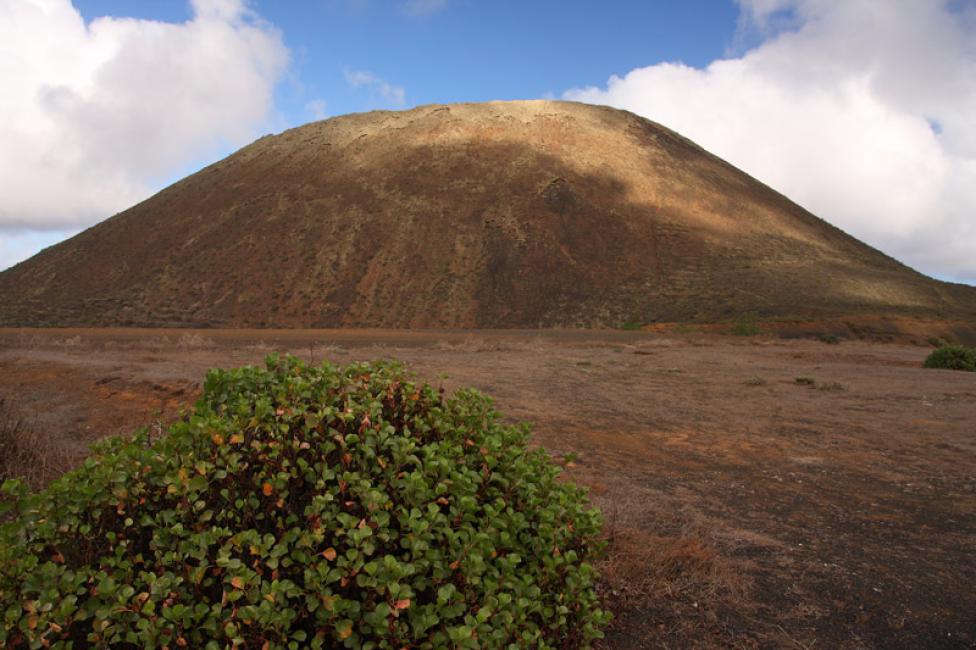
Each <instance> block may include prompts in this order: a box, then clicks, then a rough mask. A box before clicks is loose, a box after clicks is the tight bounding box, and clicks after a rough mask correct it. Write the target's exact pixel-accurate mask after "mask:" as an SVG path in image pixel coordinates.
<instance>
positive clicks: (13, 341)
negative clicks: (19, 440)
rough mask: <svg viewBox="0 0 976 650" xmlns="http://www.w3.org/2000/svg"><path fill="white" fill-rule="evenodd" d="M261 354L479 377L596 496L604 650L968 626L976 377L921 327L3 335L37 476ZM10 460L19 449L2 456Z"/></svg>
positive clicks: (773, 642)
mask: <svg viewBox="0 0 976 650" xmlns="http://www.w3.org/2000/svg"><path fill="white" fill-rule="evenodd" d="M272 351H288V352H291V353H293V354H295V355H298V356H301V357H303V358H305V359H311V360H312V361H314V362H316V363H317V362H321V361H323V360H327V361H330V362H335V363H347V362H350V361H354V360H370V359H378V358H386V359H389V358H395V359H399V360H402V361H403V362H405V363H406V364H407V365H408V367H409V368H411V369H412V370H414V371H415V372H416V373H417V374H418V375H419V376H420V377H421V378H424V379H426V380H428V381H429V382H431V383H433V384H435V385H436V384H441V385H443V386H444V387H445V389H447V390H448V391H451V390H453V389H455V388H458V387H462V386H474V387H476V388H479V389H481V390H482V391H484V392H485V393H487V394H489V395H491V396H493V397H494V398H495V400H496V404H497V406H498V408H499V409H500V410H501V411H502V412H503V413H504V414H505V415H506V416H507V417H508V418H510V419H512V420H515V421H525V422H529V423H531V424H532V425H533V430H534V436H535V440H536V441H537V442H538V444H540V445H542V446H543V447H544V448H545V449H546V450H548V452H549V453H550V454H552V455H554V456H555V457H557V458H559V459H560V460H561V462H563V463H564V464H565V466H566V474H567V476H569V477H570V478H572V479H573V480H575V481H578V482H580V483H582V484H585V485H587V486H589V488H590V492H591V496H592V500H593V502H594V503H595V504H596V505H598V506H599V507H600V508H601V509H602V510H603V513H604V518H605V532H606V535H607V538H608V542H609V544H608V551H609V553H608V558H607V559H606V561H605V562H604V566H603V567H602V569H603V575H604V578H603V586H602V589H603V592H604V595H605V597H606V599H607V602H608V604H609V605H610V607H611V608H612V609H613V610H614V611H615V614H616V620H615V622H614V624H613V627H612V629H611V630H610V631H609V633H608V637H607V640H606V643H605V645H606V647H613V648H642V647H655V648H657V647H663V648H688V647H702V648H705V647H734V648H754V647H771V648H772V647H776V648H791V647H792V648H885V649H888V648H970V647H974V644H976V590H974V589H973V585H974V584H976V435H974V433H976V430H974V426H973V422H974V419H976V375H974V374H972V373H962V372H952V371H942V370H925V369H922V368H921V363H922V360H923V359H924V358H925V355H926V354H927V353H928V351H929V348H928V347H926V346H925V345H922V344H909V343H900V342H888V343H880V342H872V341H864V340H844V341H842V342H841V343H840V344H837V345H828V344H826V343H824V342H821V341H818V340H785V339H782V338H777V337H772V336H768V335H760V336H747V337H742V336H740V337H734V336H722V335H718V334H714V333H703V332H700V331H689V330H687V329H679V330H671V331H659V332H646V331H645V332H624V331H569V330H541V331H444V330H440V331H409V332H408V331H384V330H342V331H339V330H292V331H282V330H265V331H256V330H247V331H245V330H197V331H192V330H30V329H7V330H0V398H6V403H7V405H8V407H10V408H12V409H13V410H14V411H15V412H16V413H17V415H18V416H20V417H23V418H24V423H25V424H24V427H23V432H24V435H23V448H22V449H21V452H20V453H21V456H20V457H19V461H18V462H19V465H18V467H19V469H20V473H22V474H25V475H27V477H28V478H29V479H30V480H32V481H33V482H35V483H36V484H41V483H43V482H44V481H46V480H49V479H50V478H51V477H53V476H55V475H57V474H58V473H59V472H61V471H64V470H65V469H66V468H69V467H70V466H72V465H74V464H76V463H78V462H79V461H80V460H81V459H82V458H83V457H84V455H85V453H86V449H87V445H88V444H89V443H90V442H92V441H94V440H96V439H98V438H100V437H103V436H106V435H111V434H125V433H128V432H131V431H132V430H134V429H135V428H137V427H140V426H149V427H156V428H160V429H161V428H162V427H164V426H165V423H166V422H168V421H172V420H173V419H175V418H177V417H179V416H180V412H181V410H182V409H186V408H189V406H190V405H191V404H192V402H193V400H194V397H195V394H196V393H197V392H198V391H199V387H200V384H201V382H202V380H203V377H204V374H205V372H206V370H207V369H208V368H210V367H215V366H225V367H227V366H235V365H243V364H248V363H260V362H261V361H262V359H263V358H264V357H265V356H266V355H267V354H268V353H270V352H272ZM8 460H9V459H8Z"/></svg>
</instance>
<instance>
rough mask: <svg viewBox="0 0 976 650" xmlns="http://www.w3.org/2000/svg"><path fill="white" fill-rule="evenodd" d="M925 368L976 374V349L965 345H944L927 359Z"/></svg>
mask: <svg viewBox="0 0 976 650" xmlns="http://www.w3.org/2000/svg"><path fill="white" fill-rule="evenodd" d="M922 365H923V366H924V367H925V368H943V369H945V370H964V371H967V372H976V348H969V347H966V346H965V345H943V346H942V347H940V348H939V349H938V350H935V351H934V352H932V354H930V355H929V356H928V358H926V359H925V363H924V364H922Z"/></svg>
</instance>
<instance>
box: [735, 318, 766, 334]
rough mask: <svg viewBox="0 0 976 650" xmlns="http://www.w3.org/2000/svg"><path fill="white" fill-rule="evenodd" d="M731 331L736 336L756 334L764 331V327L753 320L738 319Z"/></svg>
mask: <svg viewBox="0 0 976 650" xmlns="http://www.w3.org/2000/svg"><path fill="white" fill-rule="evenodd" d="M730 331H731V332H732V334H734V335H735V336H756V335H757V334H761V333H762V329H760V327H759V326H758V325H756V324H755V323H754V322H752V321H751V320H740V321H736V322H735V323H733V324H732V329H731V330H730Z"/></svg>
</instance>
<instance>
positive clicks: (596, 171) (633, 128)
mask: <svg viewBox="0 0 976 650" xmlns="http://www.w3.org/2000/svg"><path fill="white" fill-rule="evenodd" d="M0 295H2V296H3V301H2V302H0V325H7V326H12V325H42V326H46V325H63V326H82V325H90V326H101V325H119V324H122V325H149V326H163V325H199V326H207V325H209V326H217V325H219V326H224V327H236V326H258V327H262V326H279V327H336V326H368V327H380V326H382V327H537V326H601V325H602V326H606V325H611V326H612V325H617V324H620V323H622V322H625V321H631V322H642V323H650V322H657V321H676V320H722V319H730V318H735V317H738V316H742V315H755V316H758V317H790V318H814V319H816V318H822V317H827V316H838V315H845V314H865V313H872V314H878V313H884V314H900V315H909V316H922V317H940V318H964V319H969V318H974V317H976V289H973V288H971V287H964V286H961V285H950V284H946V283H942V282H938V281H935V280H932V279H930V278H927V277H925V276H923V275H921V274H919V273H916V272H915V271H913V270H911V269H909V268H907V267H905V266H903V265H901V264H899V263H898V262H896V261H894V260H892V259H891V258H889V257H887V256H885V255H883V254H881V253H879V252H878V251H876V250H874V249H872V248H870V247H868V246H866V245H864V244H862V243H860V242H859V241H857V240H855V239H853V238H852V237H849V236H848V235H846V234H844V233H843V232H841V231H840V230H838V229H836V228H834V227H832V226H830V225H829V224H827V223H826V222H824V221H822V220H820V219H818V218H817V217H815V216H813V215H811V214H810V213H808V212H806V211H804V210H803V209H802V208H800V207H798V206H797V205H795V204H794V203H792V202H790V201H789V200H788V199H786V198H785V197H783V196H782V195H780V194H778V193H776V192H774V191H773V190H771V189H769V188H768V187H766V186H764V185H762V184H761V183H759V182H757V181H756V180H754V179H753V178H751V177H749V176H748V175H746V174H744V173H742V172H741V171H739V170H737V169H735V168H734V167H732V166H731V165H729V164H727V163H725V162H724V161H722V160H720V159H718V158H716V157H715V156H713V155H711V154H709V153H708V152H706V151H704V150H703V149H701V148H700V147H698V146H696V145H695V144H693V143H692V142H689V141H688V140H686V139H684V138H682V137H681V136H679V135H677V134H676V133H674V132H672V131H669V130H668V129H665V128H663V127H661V126H660V125H657V124H655V123H653V122H649V121H647V120H644V119H642V118H639V117H636V116H634V115H632V114H630V113H626V112H623V111H618V110H614V109H610V108H599V107H594V106H588V105H583V104H575V103H567V102H550V101H530V102H498V103H489V104H460V105H450V106H424V107H420V108H415V109H413V110H409V111H403V112H374V113H368V114H361V115H347V116H343V117H338V118H334V119H330V120H326V121H323V122H316V123H313V124H309V125H306V126H303V127H300V128H296V129H292V130H290V131H287V132H285V133H283V134H281V135H278V136H266V137H264V138H261V139H260V140H258V141H256V142H254V143H253V144H251V145H249V146H247V147H245V148H244V149H242V150H240V151H239V152H237V153H235V154H234V155H232V156H230V157H228V158H226V159H224V160H222V161H220V162H218V163H216V164H214V165H211V166H210V167H207V168H206V169H204V170H202V171H201V172H199V173H197V174H194V175H192V176H189V177H188V178H186V179H184V180H182V181H180V182H178V183H176V184H174V185H172V186H170V187H168V188H166V189H165V190H163V191H162V192H160V193H159V194H157V195H155V196H153V197H152V198H150V199H148V200H147V201H144V202H143V203H140V204H139V205H136V206H134V207H133V208H130V209H129V210H126V211H125V212H122V213H121V214H118V215H116V216H114V217H112V218H111V219H108V220H106V221H104V222H102V223H100V224H98V225H97V226H95V227H93V228H90V229H89V230H86V231H85V232H83V233H81V234H79V235H78V236H76V237H74V238H72V239H70V240H68V241H66V242H64V243H61V244H59V245H57V246H53V247H51V248H49V249H47V250H45V251H43V252H41V253H39V254H38V255H36V256H35V257H33V258H31V259H30V260H27V261H26V262H23V263H22V264H19V265H18V266H16V267H14V268H12V269H10V270H8V271H5V272H3V273H0Z"/></svg>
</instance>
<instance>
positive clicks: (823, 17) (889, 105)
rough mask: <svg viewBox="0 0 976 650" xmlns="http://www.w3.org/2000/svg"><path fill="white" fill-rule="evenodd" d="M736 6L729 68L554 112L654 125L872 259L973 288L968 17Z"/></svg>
mask: <svg viewBox="0 0 976 650" xmlns="http://www.w3.org/2000/svg"><path fill="white" fill-rule="evenodd" d="M739 4H740V7H741V9H742V20H741V23H740V24H741V26H742V28H743V29H748V30H753V31H754V32H755V33H757V34H759V35H760V37H761V39H762V40H761V42H760V44H759V45H757V46H756V47H754V48H752V49H750V50H748V51H746V52H745V53H743V54H742V55H741V56H738V57H730V58H726V59H722V60H717V61H714V62H713V63H711V64H710V65H709V66H708V67H707V68H705V69H696V68H691V67H688V66H685V65H682V64H680V63H663V64H658V65H653V66H649V67H646V68H639V69H636V70H632V71H630V72H629V73H627V74H626V75H624V76H623V77H617V76H614V77H611V79H610V80H609V81H608V83H607V85H606V87H604V88H592V87H591V88H582V89H574V90H570V91H568V92H567V93H565V95H564V96H565V97H566V98H567V99H576V100H580V101H587V102H593V103H601V104H609V105H612V106H618V107H621V108H626V109H628V110H631V111H634V112H636V113H639V114H641V115H644V116H646V117H648V118H650V119H653V120H656V121H658V122H661V123H662V124H664V125H666V126H668V127H670V128H673V129H674V130H676V131H678V132H680V133H682V134H684V135H686V136H688V137H690V138H691V139H693V140H695V141H696V142H698V143H699V144H701V145H702V146H704V147H705V148H706V149H709V150H710V151H712V152H714V153H716V154H717V155H719V156H721V157H723V158H725V159H726V160H728V161H729V162H731V163H733V164H734V165H736V166H738V167H740V168H742V169H744V170H745V171H747V172H749V173H750V174H752V175H753V176H756V177H757V178H759V179H760V180H762V181H764V182H765V183H767V184H769V185H771V186H772V187H774V188H776V189H778V190H780V191H781V192H783V193H784V194H786V195H787V196H789V197H790V198H792V199H794V200H795V201H797V202H798V203H800V204H801V205H803V206H805V207H807V208H808V209H810V210H811V211H812V212H814V213H815V214H817V215H819V216H821V217H823V218H825V219H827V220H828V221H831V222H832V223H834V224H836V225H838V226H840V227H841V228H844V229H845V230H847V231H848V232H850V233H851V234H853V235H855V236H857V237H859V238H862V239H864V240H865V241H867V242H869V243H871V244H873V245H875V246H877V247H879V248H881V249H882V250H884V251H885V252H887V253H889V254H892V255H894V256H895V257H897V258H899V259H901V260H903V261H905V262H907V263H909V264H911V265H913V266H916V267H917V268H920V269H921V270H923V271H925V272H927V273H932V274H937V275H941V276H949V277H956V278H960V279H965V280H968V281H976V191H974V190H973V188H976V117H974V116H976V8H974V6H972V5H968V6H967V7H966V8H964V9H960V8H958V6H956V5H957V3H950V2H939V1H937V0H886V1H885V2H876V1H875V0H845V2H836V1H835V0H739Z"/></svg>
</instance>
